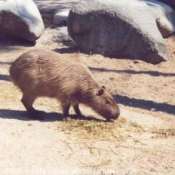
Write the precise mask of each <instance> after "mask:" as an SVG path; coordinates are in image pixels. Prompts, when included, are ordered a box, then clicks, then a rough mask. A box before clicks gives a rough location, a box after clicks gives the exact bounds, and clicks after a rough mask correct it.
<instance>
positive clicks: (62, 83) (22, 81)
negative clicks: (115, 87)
mask: <svg viewBox="0 0 175 175" xmlns="http://www.w3.org/2000/svg"><path fill="white" fill-rule="evenodd" d="M10 76H11V79H12V81H13V82H14V84H15V85H16V86H18V87H19V88H20V89H21V91H22V92H23V97H22V103H23V104H24V106H25V107H26V109H27V111H29V112H30V113H32V114H33V113H35V114H36V112H38V111H36V110H35V109H34V108H33V107H32V104H33V102H34V100H35V99H36V98H37V97H53V98H57V99H58V100H59V101H60V102H61V105H62V110H63V114H64V117H65V118H66V117H67V116H68V115H69V108H70V106H73V107H74V110H75V112H76V114H78V115H81V112H80V110H79V104H80V103H82V104H85V105H87V106H89V107H91V108H92V109H93V110H94V111H95V112H97V113H98V114H100V115H101V116H103V117H105V118H106V119H107V120H110V119H116V118H117V117H118V116H119V108H118V105H117V104H116V102H115V100H114V99H113V97H112V96H111V95H110V94H109V93H108V92H107V91H106V90H105V89H104V88H102V87H100V86H99V85H98V83H97V82H96V81H95V80H94V78H93V77H92V74H91V72H90V70H89V69H88V68H87V67H86V66H85V65H84V64H82V63H80V62H78V61H77V60H73V59H66V58H63V57H60V56H58V55H57V54H56V53H54V52H49V51H43V50H32V51H29V52H26V53H24V54H22V55H21V56H20V57H19V58H18V59H17V60H16V61H15V62H14V63H13V64H12V66H11V68H10Z"/></svg>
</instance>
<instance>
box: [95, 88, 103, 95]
mask: <svg viewBox="0 0 175 175" xmlns="http://www.w3.org/2000/svg"><path fill="white" fill-rule="evenodd" d="M103 93H104V89H103V88H101V89H99V90H98V92H97V96H101V95H102V94H103Z"/></svg>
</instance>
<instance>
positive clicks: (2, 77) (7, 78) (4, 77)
mask: <svg viewBox="0 0 175 175" xmlns="http://www.w3.org/2000/svg"><path fill="white" fill-rule="evenodd" d="M0 80H3V81H11V80H10V76H8V75H2V74H0Z"/></svg>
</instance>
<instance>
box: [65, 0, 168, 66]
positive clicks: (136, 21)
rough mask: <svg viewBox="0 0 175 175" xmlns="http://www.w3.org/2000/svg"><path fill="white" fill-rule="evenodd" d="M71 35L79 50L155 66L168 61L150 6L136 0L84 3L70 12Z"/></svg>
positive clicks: (69, 25)
mask: <svg viewBox="0 0 175 175" xmlns="http://www.w3.org/2000/svg"><path fill="white" fill-rule="evenodd" d="M68 32H69V35H70V36H71V37H72V39H73V40H74V41H75V42H76V43H77V45H78V47H79V49H80V50H81V51H83V52H86V53H98V54H103V55H107V56H112V57H119V56H127V57H129V58H133V59H143V60H145V61H147V62H150V63H153V64H156V63H159V62H161V61H165V60H167V59H168V58H167V51H166V46H165V41H164V39H163V38H162V35H161V33H160V32H159V30H158V28H157V23H156V17H155V14H154V13H153V10H152V9H151V7H150V6H149V5H148V4H147V3H145V2H142V1H137V0H129V1H128V0H108V1H106V0H89V1H86V0H81V1H80V2H79V3H77V4H76V5H75V6H74V7H73V8H72V9H71V11H70V13H69V16H68Z"/></svg>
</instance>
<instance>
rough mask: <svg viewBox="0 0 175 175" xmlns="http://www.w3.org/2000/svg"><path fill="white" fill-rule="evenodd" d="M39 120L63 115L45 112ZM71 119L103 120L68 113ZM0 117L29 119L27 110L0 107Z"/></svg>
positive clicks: (50, 120) (55, 118)
mask: <svg viewBox="0 0 175 175" xmlns="http://www.w3.org/2000/svg"><path fill="white" fill-rule="evenodd" d="M42 117H43V119H42V120H39V121H41V122H53V121H63V115H62V114H61V113H53V112H52V113H45V114H44V115H43V116H42ZM70 117H71V119H74V120H87V121H96V122H104V120H101V119H97V118H94V117H92V116H88V117H85V116H81V117H79V116H77V115H70ZM0 118H4V119H17V120H23V121H31V120H34V119H31V118H30V117H29V114H28V112H27V111H19V110H8V109H0Z"/></svg>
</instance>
